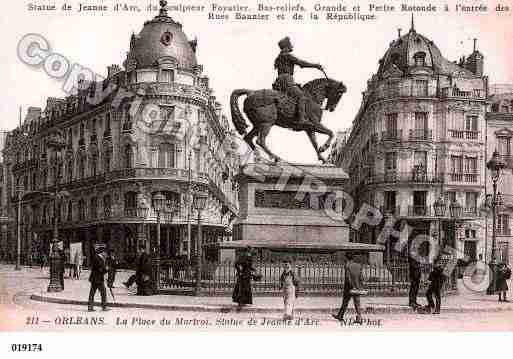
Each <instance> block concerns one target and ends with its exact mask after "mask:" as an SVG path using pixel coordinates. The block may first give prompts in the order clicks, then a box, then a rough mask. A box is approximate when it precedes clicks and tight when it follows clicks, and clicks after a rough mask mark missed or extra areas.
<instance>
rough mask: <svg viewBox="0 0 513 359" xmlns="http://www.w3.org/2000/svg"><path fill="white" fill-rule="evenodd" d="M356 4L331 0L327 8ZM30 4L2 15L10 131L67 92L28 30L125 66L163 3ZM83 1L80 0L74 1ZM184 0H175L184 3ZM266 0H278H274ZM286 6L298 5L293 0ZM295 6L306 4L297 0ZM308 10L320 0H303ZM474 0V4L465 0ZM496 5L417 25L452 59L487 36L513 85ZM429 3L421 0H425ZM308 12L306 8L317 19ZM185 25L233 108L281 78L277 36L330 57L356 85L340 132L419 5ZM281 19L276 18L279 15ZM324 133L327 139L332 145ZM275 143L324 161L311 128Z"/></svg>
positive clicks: (333, 121) (221, 97)
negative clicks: (33, 56) (341, 15)
mask: <svg viewBox="0 0 513 359" xmlns="http://www.w3.org/2000/svg"><path fill="white" fill-rule="evenodd" d="M118 2H119V1H109V0H107V1H99V0H90V1H84V3H87V4H90V5H99V4H107V5H111V6H112V5H114V4H115V3H118ZM353 2H354V3H356V2H357V1H353ZM353 2H344V1H331V0H324V1H323V2H322V5H336V4H339V3H340V4H346V5H347V6H349V7H352V5H353ZM29 3H31V2H29V1H16V2H9V3H6V4H3V11H2V13H1V14H0V30H1V32H2V34H3V36H2V39H3V41H2V51H1V52H0V78H2V79H3V86H1V87H0V119H1V120H0V128H1V129H7V130H9V129H13V128H14V127H16V125H17V123H18V108H19V106H22V107H23V109H24V112H25V111H26V108H27V107H28V106H37V107H43V108H44V105H45V103H46V98H47V97H52V96H53V97H64V96H65V94H64V93H63V91H62V85H63V83H62V81H57V80H54V79H52V78H50V77H48V75H47V74H46V73H45V72H44V71H43V70H42V69H41V68H33V67H29V66H28V65H26V64H24V63H22V62H21V61H20V60H19V59H18V57H17V50H16V49H17V45H18V42H19V41H20V39H21V38H22V37H23V36H24V35H26V34H28V33H37V34H40V35H43V36H44V37H45V38H46V39H47V40H48V41H49V43H50V45H51V48H52V50H53V51H55V52H57V53H60V54H62V55H64V56H65V57H66V58H68V59H69V61H70V62H72V63H79V64H80V65H82V66H86V67H89V68H91V69H93V70H94V71H95V72H97V73H98V74H101V75H105V74H106V68H107V66H108V65H110V64H120V65H121V64H122V62H123V60H124V59H125V57H126V52H127V50H128V47H129V40H130V35H131V34H132V32H135V33H138V32H139V31H140V30H141V29H142V26H143V23H144V21H147V20H149V19H151V18H153V17H154V16H155V15H156V12H148V11H146V10H145V8H146V6H147V5H148V4H153V5H155V6H158V1H143V0H131V1H125V3H127V4H129V5H130V4H131V5H139V6H140V7H141V8H142V9H143V10H142V11H141V12H137V13H130V12H124V13H115V12H112V11H109V12H107V13H104V14H98V13H89V14H81V13H77V12H74V11H72V12H70V13H64V12H62V11H58V12H33V11H32V12H31V11H28V10H27V9H28V4H29ZM32 3H34V4H52V3H53V4H56V5H57V6H58V7H60V6H62V4H63V3H64V1H63V0H54V1H33V2H32ZM66 3H67V4H71V5H72V6H74V7H75V8H76V7H78V3H79V1H75V0H68V1H66ZM177 3H179V2H178V1H169V4H170V5H172V4H177ZM184 3H187V4H196V5H205V6H207V7H208V6H209V5H210V4H211V3H212V1H200V0H196V1H194V0H193V1H187V2H185V1H184ZM216 3H217V4H220V5H230V4H235V2H233V1H226V0H218V1H216ZM237 3H238V4H246V5H250V6H254V5H255V4H256V3H257V1H249V0H240V1H238V2H237ZM262 3H267V4H273V2H270V1H269V2H265V1H262ZM279 3H280V4H281V3H283V4H287V3H289V2H287V1H283V2H279ZM290 3H291V4H292V3H294V4H295V3H297V2H294V1H290ZM301 3H302V4H303V5H304V6H305V7H307V9H308V10H310V8H311V7H313V5H314V4H316V3H321V2H319V1H307V0H304V1H302V2H301ZM359 3H360V6H361V12H362V13H368V11H367V8H368V4H369V2H368V1H360V2H359ZM385 3H386V4H388V5H395V6H399V7H400V4H401V2H400V1H390V0H389V1H382V2H381V3H380V4H385ZM430 3H432V4H435V5H438V6H440V5H441V4H445V3H447V4H448V5H449V6H450V8H451V9H454V7H455V5H456V2H452V1H447V2H445V1H444V2H441V1H436V0H435V1H431V2H430ZM465 3H468V2H465ZM480 3H483V4H487V5H488V6H489V8H490V9H491V11H489V12H487V13H477V12H473V13H470V12H464V13H463V12H458V13H457V12H454V11H451V12H448V13H443V12H440V13H436V14H434V15H433V14H429V13H420V12H417V13H416V14H415V28H416V30H417V32H419V33H421V34H423V35H424V36H426V37H427V38H429V39H431V40H433V41H434V42H435V44H436V45H437V46H438V47H439V49H440V50H441V52H442V54H443V55H444V56H445V57H446V58H448V59H449V60H451V61H452V60H458V59H459V58H460V57H461V56H463V55H469V54H470V53H471V51H472V46H473V41H472V39H473V38H477V39H478V45H477V46H478V49H479V50H480V51H481V52H482V53H483V54H484V56H485V73H486V74H487V75H488V76H489V78H490V83H491V84H495V83H510V84H513V21H512V20H513V15H512V14H513V0H506V1H502V4H506V5H508V6H509V7H510V9H511V11H510V12H504V13H498V12H496V11H494V8H495V6H496V4H497V1H485V0H483V1H481V2H480ZM419 4H421V2H419ZM308 12H309V11H307V13H305V15H306V16H308ZM169 15H170V16H171V17H173V19H175V20H176V21H178V22H181V23H182V24H183V29H184V31H185V33H186V34H187V35H188V37H189V39H193V38H195V37H197V39H198V50H197V57H198V62H199V63H200V64H202V65H203V66H204V74H205V75H208V76H209V78H210V86H211V88H213V89H214V91H215V94H216V96H217V99H218V101H219V102H221V104H222V105H223V108H224V112H225V113H226V114H227V115H229V107H228V103H229V96H230V93H231V92H232V91H233V90H234V89H237V88H250V89H259V88H269V87H270V86H271V84H272V82H273V81H274V78H275V73H274V69H273V62H274V58H275V57H276V55H277V54H278V52H279V49H278V46H277V42H278V40H280V39H281V38H282V37H284V36H287V35H288V36H290V38H291V39H292V41H293V43H294V45H295V53H296V55H297V56H299V57H301V58H303V59H305V60H307V61H311V62H317V63H321V64H322V65H323V66H324V68H325V70H326V72H327V74H328V76H330V77H331V78H334V79H336V80H340V81H343V82H344V83H345V84H346V86H347V88H348V91H347V93H346V94H345V95H344V96H343V97H342V100H341V101H340V103H339V105H338V107H337V109H336V110H335V112H333V113H325V114H324V118H323V123H324V124H326V125H327V126H328V127H329V128H330V129H332V130H333V131H337V130H341V129H345V128H347V127H349V126H350V125H351V122H352V120H353V119H354V116H355V114H356V113H357V111H358V108H359V106H360V103H361V97H362V95H361V93H362V91H364V90H365V85H366V82H367V80H368V79H369V78H370V76H371V75H372V74H373V73H375V72H376V71H377V68H378V60H379V59H380V58H381V57H382V56H383V54H384V53H385V51H386V50H387V49H388V47H389V44H390V42H391V41H392V40H394V39H395V38H396V37H397V31H398V30H397V29H398V28H402V33H403V34H404V33H405V32H407V31H408V30H409V27H410V21H411V20H410V18H411V13H410V12H402V11H396V12H393V13H391V12H389V13H376V15H377V19H376V20H374V21H367V22H333V21H331V22H330V21H327V20H325V19H323V16H322V14H320V16H321V18H322V19H321V20H319V21H317V22H313V21H309V20H308V21H302V22H296V21H292V20H291V21H278V20H272V21H270V22H258V21H256V22H255V21H252V22H244V21H235V20H230V21H212V20H208V19H207V13H206V12H203V13H198V12H192V13H175V12H170V14H169ZM271 17H272V16H271ZM322 76H323V75H322V74H321V73H320V72H319V71H318V70H314V69H302V70H301V69H300V70H298V72H297V76H296V81H297V82H300V83H305V82H307V81H309V80H311V79H314V78H317V77H322ZM323 141H324V139H322V138H321V139H320V142H321V143H322V142H323ZM269 146H270V147H271V149H272V150H274V151H275V152H276V153H277V154H278V155H279V156H281V157H283V158H285V159H287V160H289V161H291V162H306V163H311V162H313V163H315V162H316V156H315V153H314V151H313V148H311V145H310V143H309V141H308V139H307V137H306V135H305V134H304V133H300V132H289V131H287V130H283V129H280V128H278V127H274V128H273V129H272V130H271V135H270V138H269Z"/></svg>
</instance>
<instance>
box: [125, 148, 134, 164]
mask: <svg viewBox="0 0 513 359" xmlns="http://www.w3.org/2000/svg"><path fill="white" fill-rule="evenodd" d="M124 158H125V163H124V165H125V166H124V167H125V168H132V146H130V145H129V144H127V145H126V146H125V150H124Z"/></svg>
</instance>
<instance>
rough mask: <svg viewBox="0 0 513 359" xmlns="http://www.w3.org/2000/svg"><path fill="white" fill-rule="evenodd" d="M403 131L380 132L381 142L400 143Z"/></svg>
mask: <svg viewBox="0 0 513 359" xmlns="http://www.w3.org/2000/svg"><path fill="white" fill-rule="evenodd" d="M402 138H403V130H387V131H383V132H381V141H401V139H402Z"/></svg>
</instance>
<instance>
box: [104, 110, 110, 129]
mask: <svg viewBox="0 0 513 359" xmlns="http://www.w3.org/2000/svg"><path fill="white" fill-rule="evenodd" d="M104 132H105V133H106V134H108V133H110V112H107V114H106V115H105V129H104Z"/></svg>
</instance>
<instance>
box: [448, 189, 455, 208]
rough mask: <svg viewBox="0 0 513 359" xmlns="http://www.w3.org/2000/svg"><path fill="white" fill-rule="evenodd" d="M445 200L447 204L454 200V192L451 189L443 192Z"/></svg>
mask: <svg viewBox="0 0 513 359" xmlns="http://www.w3.org/2000/svg"><path fill="white" fill-rule="evenodd" d="M445 202H446V204H447V205H449V204H451V203H454V202H456V192H453V191H448V192H445Z"/></svg>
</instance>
